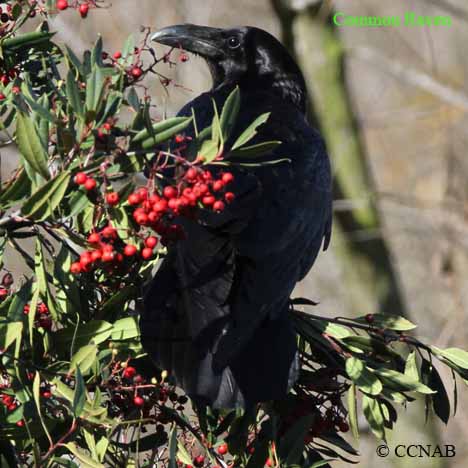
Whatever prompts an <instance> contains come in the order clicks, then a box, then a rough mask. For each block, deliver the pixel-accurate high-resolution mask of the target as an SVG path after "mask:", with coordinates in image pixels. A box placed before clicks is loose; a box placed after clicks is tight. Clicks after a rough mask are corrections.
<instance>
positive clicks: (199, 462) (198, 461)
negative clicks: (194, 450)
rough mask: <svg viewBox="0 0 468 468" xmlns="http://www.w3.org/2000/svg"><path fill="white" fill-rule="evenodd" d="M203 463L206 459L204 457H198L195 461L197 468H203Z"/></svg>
mask: <svg viewBox="0 0 468 468" xmlns="http://www.w3.org/2000/svg"><path fill="white" fill-rule="evenodd" d="M203 463H205V457H204V456H203V455H198V457H195V458H194V459H193V464H194V465H195V466H203Z"/></svg>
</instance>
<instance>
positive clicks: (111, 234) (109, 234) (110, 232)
mask: <svg viewBox="0 0 468 468" xmlns="http://www.w3.org/2000/svg"><path fill="white" fill-rule="evenodd" d="M101 234H102V235H103V236H104V237H105V238H106V239H116V238H117V229H115V227H113V226H106V227H105V228H104V229H103V230H102V231H101Z"/></svg>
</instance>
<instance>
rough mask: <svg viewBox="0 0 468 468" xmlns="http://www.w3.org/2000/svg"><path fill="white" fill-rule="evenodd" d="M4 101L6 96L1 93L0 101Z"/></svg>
mask: <svg viewBox="0 0 468 468" xmlns="http://www.w3.org/2000/svg"><path fill="white" fill-rule="evenodd" d="M5 99H6V96H5V95H4V94H3V93H0V101H4V100H5Z"/></svg>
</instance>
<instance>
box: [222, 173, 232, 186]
mask: <svg viewBox="0 0 468 468" xmlns="http://www.w3.org/2000/svg"><path fill="white" fill-rule="evenodd" d="M233 180H234V176H233V175H232V174H231V173H230V172H225V173H224V174H223V177H222V181H223V182H224V183H225V184H229V183H230V182H232V181H233Z"/></svg>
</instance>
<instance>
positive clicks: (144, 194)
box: [136, 187, 148, 201]
mask: <svg viewBox="0 0 468 468" xmlns="http://www.w3.org/2000/svg"><path fill="white" fill-rule="evenodd" d="M136 193H138V195H139V196H140V198H141V200H142V201H143V200H146V199H147V198H148V189H147V188H146V187H140V188H139V189H138V190H137V192H136Z"/></svg>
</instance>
